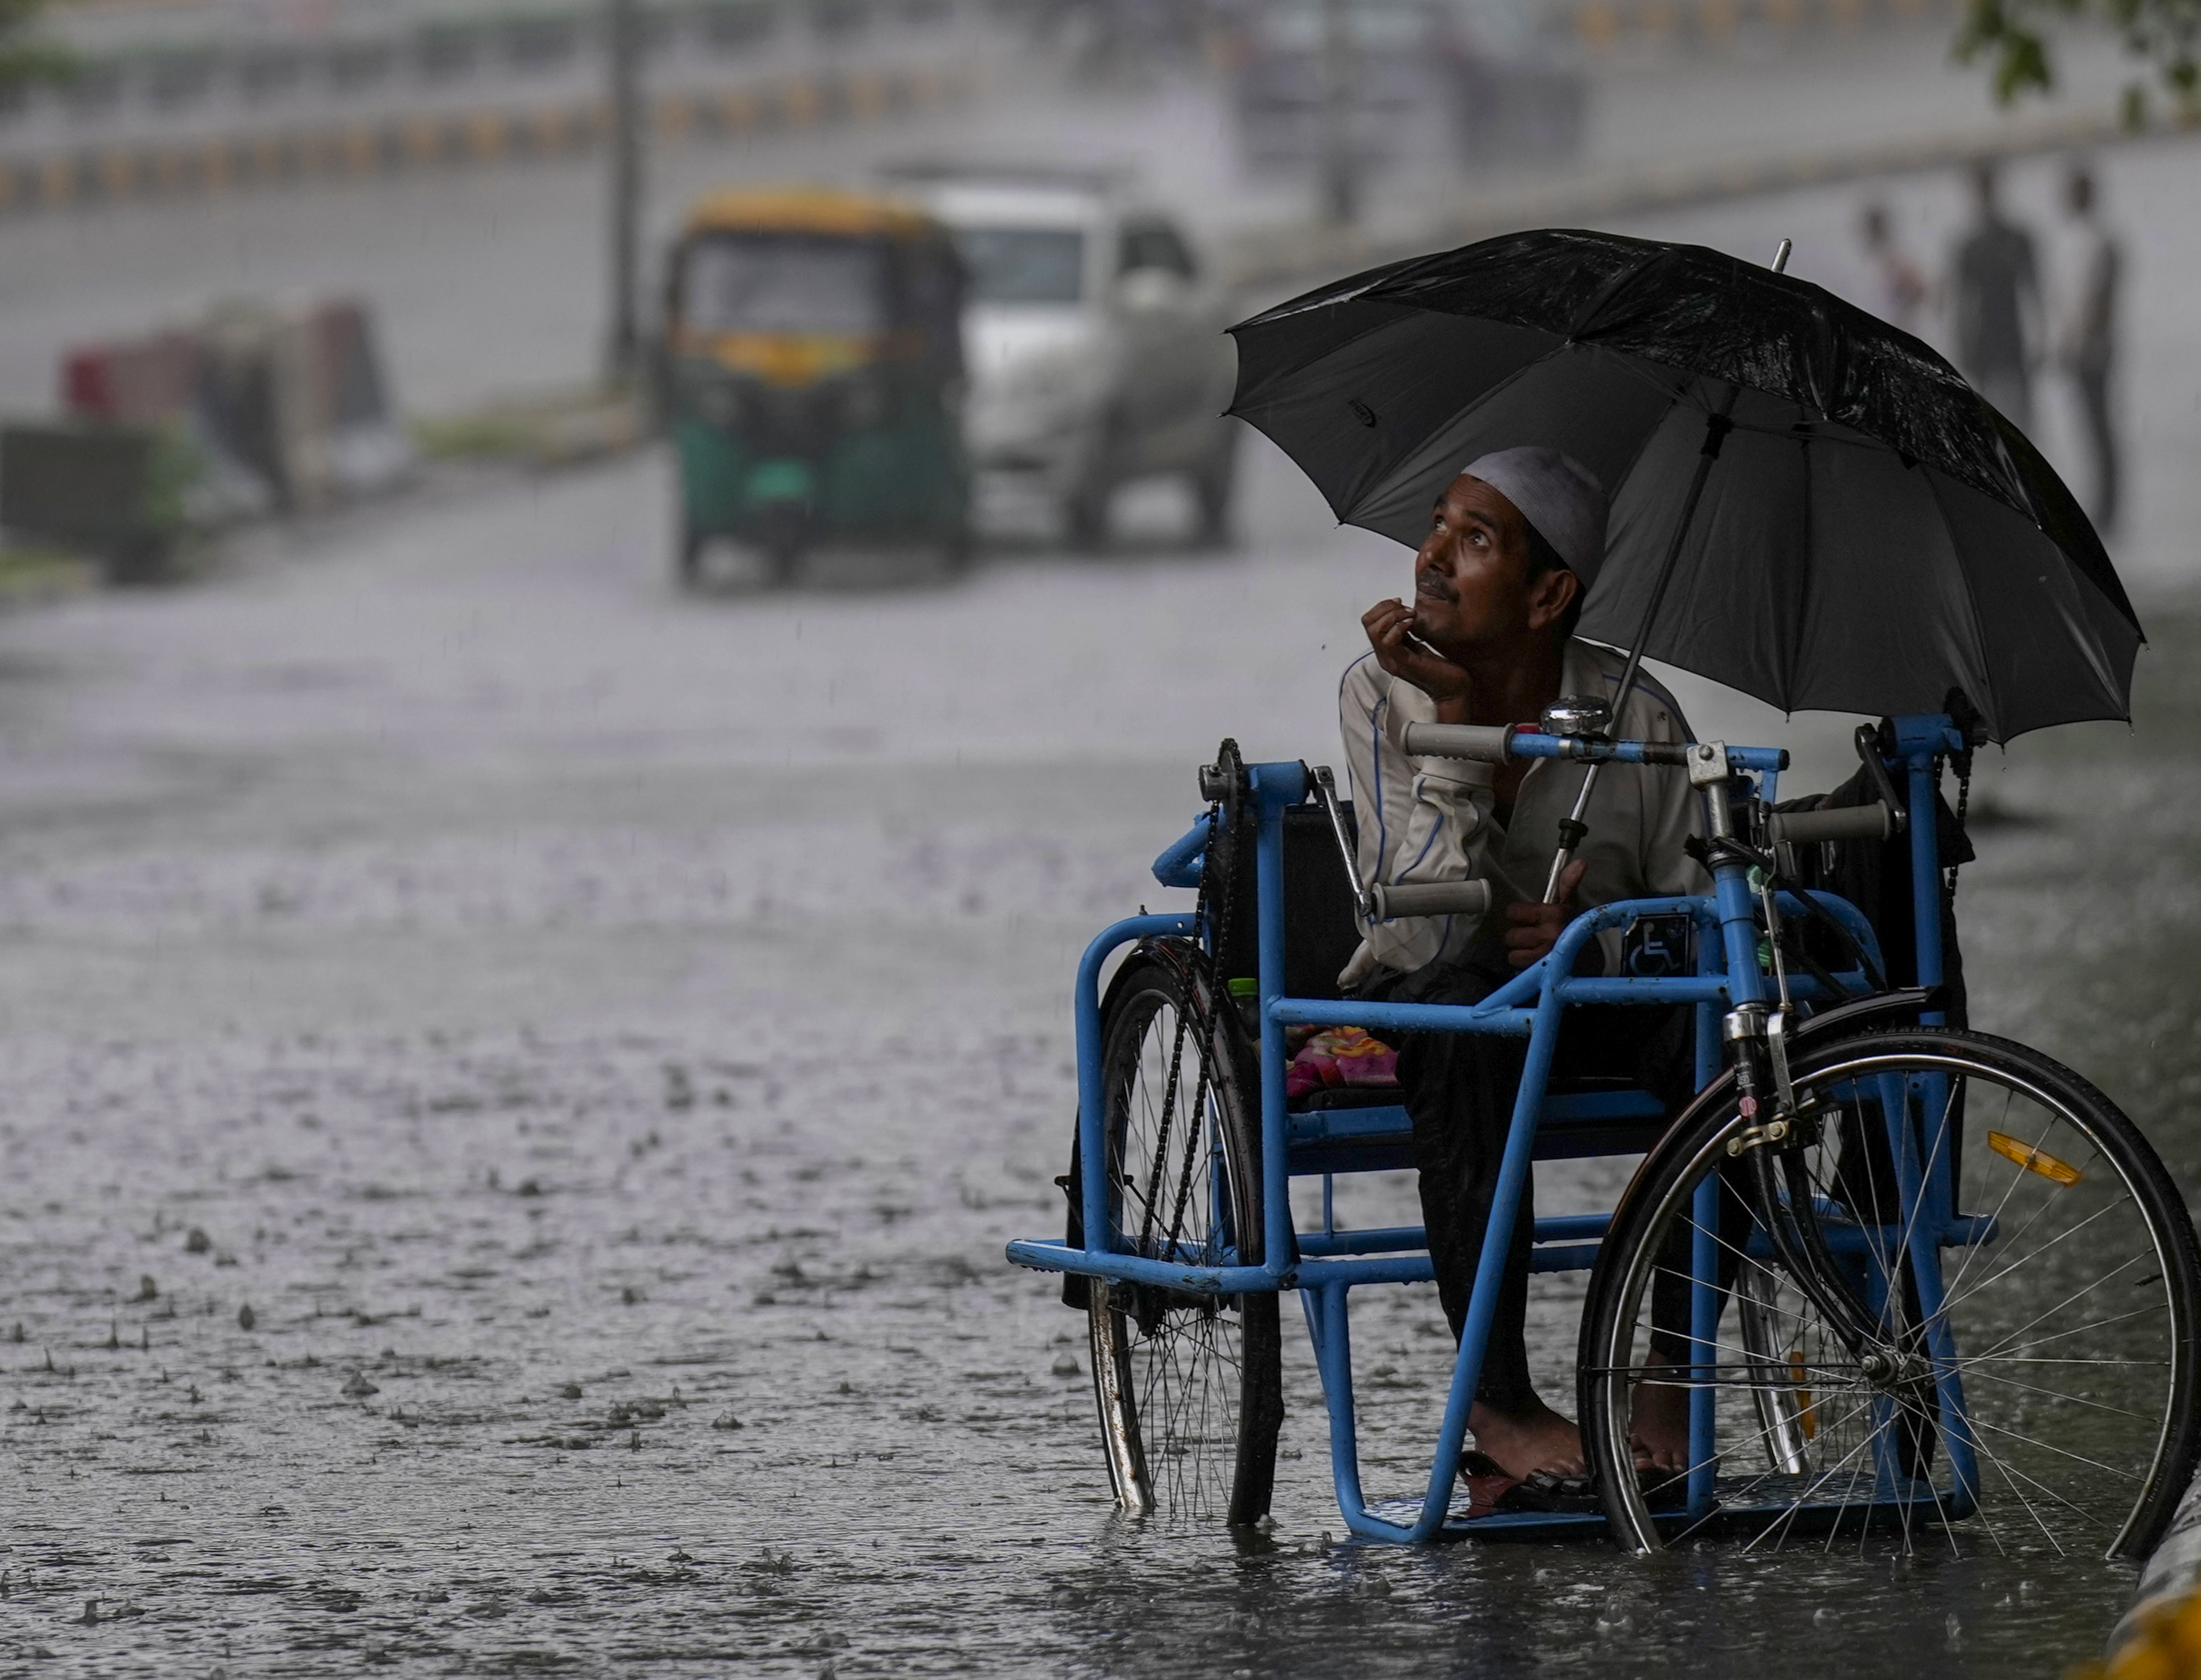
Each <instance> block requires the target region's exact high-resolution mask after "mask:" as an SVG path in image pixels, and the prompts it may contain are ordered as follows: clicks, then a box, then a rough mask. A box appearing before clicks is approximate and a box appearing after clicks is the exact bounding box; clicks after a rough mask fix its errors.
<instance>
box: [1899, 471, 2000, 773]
mask: <svg viewBox="0 0 2201 1680" xmlns="http://www.w3.org/2000/svg"><path fill="white" fill-rule="evenodd" d="M1917 470H1918V471H1919V472H1922V473H1925V474H1926V485H1927V488H1928V490H1932V491H1933V493H1934V507H1935V508H1937V509H1939V510H1940V515H1941V524H1942V526H1943V527H1944V528H1945V529H1946V531H1947V532H1948V533H1949V552H1950V553H1951V554H1952V555H1954V556H1955V557H1956V561H1957V577H1958V578H1960V579H1963V586H1964V610H1965V613H1966V614H1967V616H1968V617H1969V620H1970V625H1969V628H1970V631H1971V645H1972V647H1973V648H1974V649H1976V650H1977V651H1978V653H1979V656H1980V672H1979V675H1980V680H1981V682H1983V683H1985V684H1987V693H1986V695H1985V696H1976V695H1975V696H1968V698H1970V699H1971V700H1972V701H1973V702H1974V703H1975V704H1976V705H1977V706H1978V707H1979V708H1980V710H1981V712H1982V713H1984V714H1986V716H1987V719H1988V720H1990V722H1991V723H1992V724H1993V726H1994V732H1995V734H1996V735H1997V736H1998V737H2002V736H2003V735H2004V731H2006V729H2007V728H2008V725H2006V724H2005V723H2004V720H2003V715H2002V696H2000V695H1999V694H1997V693H1996V692H1995V676H1994V662H1993V660H1992V659H1991V658H1990V657H1989V655H1988V653H1987V633H1986V631H1984V630H1983V629H1982V628H1981V624H1980V600H1979V592H1978V591H1977V590H1975V589H1974V588H1973V587H1972V568H1971V567H1969V566H1968V565H1967V564H1965V561H1964V549H1963V543H1961V542H1959V541H1958V540H1957V522H1956V520H1953V519H1952V518H1951V517H1950V509H1949V506H1948V503H1947V502H1945V501H1943V500H1942V497H1941V486H1940V484H1939V483H1938V482H1936V476H1935V469H1934V467H1928V466H1927V465H1926V464H1925V463H1924V462H1921V463H1920V464H1919V466H1918V468H1917Z"/></svg>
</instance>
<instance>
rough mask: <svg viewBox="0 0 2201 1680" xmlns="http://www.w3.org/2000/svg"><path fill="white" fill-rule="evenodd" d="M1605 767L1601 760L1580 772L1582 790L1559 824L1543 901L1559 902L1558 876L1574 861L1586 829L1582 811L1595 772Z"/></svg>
mask: <svg viewBox="0 0 2201 1680" xmlns="http://www.w3.org/2000/svg"><path fill="white" fill-rule="evenodd" d="M1604 768H1605V766H1604V764H1603V763H1602V762H1601V761H1599V762H1593V763H1592V764H1590V765H1589V766H1588V768H1586V769H1585V770H1583V772H1582V791H1581V792H1580V793H1578V794H1576V796H1575V808H1574V809H1573V810H1572V811H1570V812H1569V813H1568V814H1567V819H1566V821H1564V822H1563V823H1561V824H1560V825H1559V849H1558V850H1557V851H1556V852H1553V853H1552V873H1551V878H1549V879H1548V880H1547V881H1546V882H1545V883H1544V902H1545V903H1547V904H1557V903H1558V902H1559V877H1560V876H1562V875H1564V874H1565V873H1566V872H1567V866H1568V865H1569V864H1570V863H1572V862H1573V861H1574V858H1575V848H1576V846H1579V845H1580V844H1582V835H1583V834H1585V833H1587V832H1588V830H1587V828H1586V827H1585V826H1584V825H1583V823H1582V813H1583V812H1584V811H1586V810H1588V808H1589V796H1590V790H1591V789H1593V788H1594V787H1595V786H1596V785H1597V772H1599V771H1600V770H1602V769H1604Z"/></svg>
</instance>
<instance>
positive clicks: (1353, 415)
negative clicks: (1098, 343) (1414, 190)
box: [1230, 230, 2141, 741]
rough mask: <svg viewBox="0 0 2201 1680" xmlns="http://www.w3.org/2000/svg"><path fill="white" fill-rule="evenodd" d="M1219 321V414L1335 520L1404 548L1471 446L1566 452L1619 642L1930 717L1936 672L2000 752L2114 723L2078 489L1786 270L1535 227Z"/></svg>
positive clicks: (1738, 682) (1790, 693) (2107, 584)
mask: <svg viewBox="0 0 2201 1680" xmlns="http://www.w3.org/2000/svg"><path fill="white" fill-rule="evenodd" d="M1231 332H1232V333H1233V334H1234V335H1235V337H1236V338H1237V341H1238V390H1237V395H1236V397H1235V399H1234V400H1233V402H1232V404H1231V408H1230V412H1231V413H1233V414H1237V415H1239V416H1240V417H1241V418H1242V419H1244V420H1247V422H1249V423H1250V424H1252V425H1253V426H1256V427H1258V428H1259V430H1260V431H1262V432H1265V433H1266V434H1267V435H1268V436H1269V437H1270V438H1273V439H1274V440H1275V441H1276V442H1277V444H1278V445H1280V446H1281V447H1282V449H1283V450H1284V451H1285V453H1286V454H1288V455H1290V456H1291V457H1292V459H1293V460H1294V461H1296V462H1297V463H1298V464H1299V466H1300V467H1301V468H1302V469H1303V470H1304V471H1305V472H1306V473H1307V475H1308V476H1309V477H1310V478H1312V479H1313V480H1314V482H1315V484H1316V485H1317V486H1318V488H1319V489H1320V490H1322V492H1323V494H1324V496H1325V497H1327V498H1328V500H1329V505H1330V507H1331V508H1333V509H1334V510H1335V513H1336V514H1337V516H1338V518H1339V519H1341V520H1344V521H1345V522H1347V524H1351V525H1358V526H1365V527H1366V528H1367V529H1369V530H1371V531H1376V532H1382V534H1383V535H1385V536H1387V537H1395V538H1397V539H1398V540H1399V541H1400V542H1402V543H1407V544H1408V545H1409V546H1417V545H1418V544H1419V543H1420V542H1421V540H1422V538H1423V535H1424V533H1425V532H1427V530H1428V528H1429V509H1430V508H1431V506H1432V504H1433V503H1434V502H1435V500H1436V498H1437V496H1438V495H1439V494H1440V493H1441V491H1442V490H1443V489H1444V488H1445V486H1446V485H1447V484H1449V483H1450V482H1451V480H1452V479H1453V476H1454V475H1455V474H1457V473H1459V469H1460V468H1461V467H1463V466H1464V465H1465V464H1466V463H1467V462H1468V461H1472V460H1473V459H1475V457H1476V456H1477V455H1481V454H1483V453H1484V452H1485V451H1487V450H1491V449H1505V448H1508V447H1511V446H1513V445H1516V444H1523V443H1534V444H1539V445H1541V446H1543V447H1546V448H1548V449H1563V450H1564V451H1565V452H1566V453H1567V454H1569V455H1573V456H1574V457H1576V459H1577V460H1579V461H1582V463H1583V464H1585V465H1586V466H1588V467H1589V468H1590V470H1591V471H1592V472H1594V473H1596V474H1597V476H1598V479H1599V481H1600V482H1601V483H1602V484H1603V485H1604V486H1605V491H1606V494H1607V495H1608V496H1610V497H1611V504H1612V518H1611V527H1610V537H1609V542H1608V546H1607V550H1606V557H1605V566H1604V569H1603V570H1602V571H1601V572H1600V573H1599V575H1598V577H1597V579H1596V581H1595V582H1594V584H1593V585H1592V587H1591V589H1590V590H1589V594H1588V598H1587V601H1586V603H1585V606H1584V608H1583V614H1582V626H1581V629H1582V634H1583V635H1585V636H1588V637H1591V638H1593V639H1594V640H1598V641H1602V642H1607V643H1613V644H1615V645H1617V646H1622V647H1629V648H1634V647H1635V646H1636V645H1637V643H1638V641H1639V639H1640V643H1641V646H1640V651H1641V652H1642V653H1643V654H1644V655H1646V656H1648V657H1650V658H1652V659H1659V660H1664V661H1669V662H1670V663H1671V664H1675V665H1678V666H1681V667H1684V668H1685V669H1687V670H1691V671H1694V672H1697V673H1699V674H1701V675H1704V676H1707V677H1710V678H1713V679H1714V680H1716V681H1718V682H1723V683H1726V684H1730V685H1732V686H1734V687H1735V688H1740V689H1742V690H1745V691H1746V692H1748V693H1751V694H1753V695H1756V696H1758V697H1759V698H1761V699H1764V700H1766V701H1769V702H1771V703H1772V704H1774V705H1775V706H1778V707H1780V708H1781V709H1782V710H1784V711H1799V710H1810V709H1826V710H1833V711H1844V712H1864V713H1883V712H1887V713H1896V712H1931V711H1938V710H1940V708H1941V706H1942V702H1943V700H1944V698H1945V696H1946V695H1947V693H1948V690H1950V689H1951V688H1952V687H1958V688H1962V689H1963V691H1964V692H1965V694H1966V695H1967V696H1969V697H1970V699H1971V701H1972V702H1973V703H1974V704H1975V706H1977V707H1978V708H1979V709H1980V711H1981V714H1983V716H1984V717H1985V719H1986V721H1987V727H1988V731H1989V733H1990V734H1991V735H1992V736H1993V738H1994V739H1996V740H1999V741H2005V740H2008V739H2010V737H2013V736H2016V735H2019V734H2022V733H2023V732H2024V731H2027V730H2029V729H2039V728H2041V727H2043V726H2045V725H2050V724H2057V723H2069V722H2075V721H2078V720H2082V719H2088V718H2123V717H2126V716H2127V715H2128V712H2129V694H2130V690H2131V682H2132V664H2133V659H2134V655H2135V654H2136V653H2137V652H2138V650H2139V643H2140V640H2141V631H2140V627H2139V619H2138V617H2137V616H2136V615H2135V614H2134V611H2133V608H2132V604H2131V602H2129V601H2128V600H2127V599H2126V596H2125V592H2124V588H2123V586H2122V584H2120V583H2119V582H2118V581H2117V576H2116V571H2115V570H2114V568H2113V567H2111V566H2110V560H2109V556H2108V555H2107V554H2106V553H2104V550H2103V548H2102V543H2101V539H2100V538H2099V537H2098V536H2096V535H2095V533H2094V530H2093V527H2092V526H2091V525H2090V524H2089V523H2088V522H2087V517H2086V515H2085V514H2084V513H2082V512H2081V510H2080V508H2079V504H2078V502H2077V501H2076V499H2075V497H2074V496H2072V495H2071V492H2070V491H2069V490H2068V489H2067V488H2065V486H2064V485H2063V481H2062V480H2061V479H2058V478H2057V476H2056V473H2055V472H2054V471H2053V469H2051V467H2049V465H2048V463H2047V462H2046V461H2044V460H2043V459H2042V458H2041V455H2040V451H2039V450H2037V449H2034V447H2033V445H2032V444H2031V443H2028V441H2027V440H2026V438H2025V436H2024V434H2023V433H2022V432H2020V431H2018V429H2017V428H2016V426H2012V425H2011V424H2010V422H2009V421H2008V420H2004V418H2003V417H2002V416H2001V415H2000V414H1997V413H1996V412H1995V410H1994V409H1993V408H1992V407H1990V406H1989V405H1988V404H1987V402H1986V401H1985V400H1984V399H1982V398H1981V397H1980V396H1979V395H1978V394H1977V393H1976V392H1975V391H1973V390H1972V389H1971V388H1970V387H1969V385H1966V384H1965V383H1964V381H1963V378H1962V377H1961V376H1960V375H1959V374H1958V373H1957V371H1956V370H1955V369H1954V368H1953V367H1951V366H1950V365H1949V364H1948V363H1947V362H1946V361H1943V360H1942V359H1941V358H1940V356H1939V355H1935V354H1934V351H1933V350H1929V349H1928V348H1927V346H1926V345H1924V344H1921V343H1920V342H1919V341H1918V340H1917V339H1916V338H1911V337H1910V335H1909V334H1907V333H1905V332H1899V331H1898V330H1896V329H1895V328H1894V327H1892V326H1888V325H1887V323H1886V322H1884V321H1881V320H1877V319H1875V317H1873V316H1871V315H1869V314H1866V313H1865V312H1864V310H1862V309H1859V308H1855V307H1854V306H1852V305H1851V304H1848V303H1843V302H1842V301H1841V300H1840V298H1837V297H1834V296H1832V295H1831V294H1830V293H1828V292H1826V291H1822V290H1821V289H1820V288H1819V287H1817V286H1815V285H1811V284H1810V283H1808V282H1806V281H1803V280H1799V279H1792V278H1790V277H1787V276H1786V275H1781V274H1776V273H1773V272H1772V271H1770V270H1769V269H1764V268H1760V267H1755V266H1753V265H1752V264H1750V263H1747V262H1744V261H1740V260H1739V259H1737V258H1734V257H1731V256H1723V255H1722V254H1721V253H1719V252H1717V251H1712V250H1705V249H1703V248H1701V247H1699V246H1693V245H1673V244H1661V243H1659V242H1657V241H1654V240H1649V239H1629V238H1622V237H1620V236H1618V235H1617V234H1610V233H1592V232H1573V231H1567V230H1551V231H1546V232H1533V233H1519V234H1510V235H1506V236H1505V237H1503V238H1496V239H1487V240H1484V241H1482V243H1481V244H1473V245H1468V246H1464V247H1463V248H1461V249H1460V250H1454V251H1446V252H1442V253H1440V254H1438V255H1435V256H1423V257H1416V258H1413V259H1412V260H1410V261H1405V262H1399V263H1394V264H1392V265H1391V266H1389V267H1384V268H1379V269H1376V270H1373V271H1371V272H1370V273H1365V274H1361V275H1358V276H1356V277H1354V278H1353V279H1348V280H1341V281H1340V282H1338V283H1337V284H1335V285H1330V286H1325V287H1324V288H1323V289H1322V290H1320V291H1313V292H1310V293H1308V294H1307V295H1306V296H1305V297H1300V298H1296V299H1294V301H1292V302H1291V303H1284V304H1281V305H1279V306H1278V307H1277V308H1273V309H1271V310H1268V311H1266V312H1265V314H1259V315H1256V316H1254V317H1253V319H1252V320H1247V321H1244V322H1241V324H1240V325H1238V326H1235V327H1233V328H1232V329H1231ZM1708 448H1711V449H1716V450H1717V455H1718V460H1717V465H1716V467H1715V468H1714V470H1713V471H1712V472H1711V474H1710V476H1709V478H1708V479H1706V480H1705V484H1704V486H1703V492H1702V499H1701V500H1700V501H1699V502H1698V503H1697V505H1696V507H1695V508H1694V512H1693V517H1691V518H1690V519H1689V520H1688V521H1687V531H1686V532H1684V533H1683V534H1682V541H1681V544H1680V547H1679V549H1678V550H1677V551H1676V557H1675V563H1674V569H1673V572H1672V575H1671V579H1670V587H1669V588H1668V590H1667V592H1666V594H1665V595H1664V598H1663V601H1662V602H1660V603H1659V605H1658V611H1657V614H1656V616H1655V620H1654V621H1653V622H1652V624H1651V625H1650V626H1648V627H1647V630H1646V627H1645V626H1644V625H1643V618H1644V614H1645V610H1646V608H1647V607H1649V606H1650V605H1651V604H1652V600H1653V596H1654V591H1655V589H1656V585H1657V581H1658V573H1659V571H1660V570H1661V568H1662V564H1663V562H1664V561H1665V560H1666V559H1667V556H1668V553H1669V550H1670V547H1671V545H1672V544H1673V542H1674V538H1675V536H1676V529H1677V526H1680V524H1681V523H1682V514H1683V512H1684V509H1685V507H1686V506H1687V497H1688V494H1689V490H1690V485H1691V480H1692V479H1693V477H1694V476H1695V474H1696V468H1697V466H1698V463H1699V457H1700V456H1701V455H1703V454H1704V453H1705V450H1706V449H1708Z"/></svg>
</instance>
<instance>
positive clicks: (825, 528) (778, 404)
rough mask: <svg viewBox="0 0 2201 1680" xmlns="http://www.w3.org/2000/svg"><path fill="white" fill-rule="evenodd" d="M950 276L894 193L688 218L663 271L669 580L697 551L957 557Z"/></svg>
mask: <svg viewBox="0 0 2201 1680" xmlns="http://www.w3.org/2000/svg"><path fill="white" fill-rule="evenodd" d="M962 303H963V270H962V267H961V265H960V262H959V261H957V259H956V256H955V253H954V246H953V245H952V244H950V243H949V240H948V234H947V232H946V230H945V229H943V228H942V226H940V225H939V224H938V223H937V222H936V221H934V220H932V219H931V218H930V217H929V216H927V215H925V214H923V213H922V212H920V211H918V210H915V209H910V208H909V207H907V206H906V205H903V204H900V203H895V202H894V201H892V200H890V199H884V198H876V197H860V196H857V195H854V194H850V193H843V192H834V191H824V190H810V189H804V190H781V191H732V192H722V193H718V194H714V195H713V196H712V197H707V198H705V199H704V200H702V201H701V203H698V204H696V207H695V208H694V209H692V210H691V211H690V213H689V215H688V220H687V223H686V225H685V226H684V228H683V229H682V231H681V233H680V237H679V240H678V244H676V245H675V246H674V248H673V250H672V260H671V261H670V263H669V264H668V265H667V272H666V315H665V323H666V331H665V340H666V342H665V350H666V360H665V363H664V373H665V386H664V399H665V403H666V422H667V425H668V426H669V429H670V431H671V433H672V439H673V443H674V447H675V448H676V449H678V455H679V461H680V508H681V528H680V551H679V565H680V577H681V580H682V581H683V582H684V583H685V584H691V585H692V584H696V583H699V582H700V581H701V579H702V576H703V571H702V567H703V563H704V556H705V550H706V549H707V546H708V545H709V544H710V543H712V542H713V540H714V539H727V538H730V539H731V540H732V541H734V542H736V543H740V544H742V545H745V546H748V547H750V548H753V549H758V550H760V551H761V552H762V553H763V554H764V555H765V556H766V559H767V560H768V561H769V563H770V565H771V567H772V574H773V576H774V578H775V579H777V580H780V581H784V580H785V579H787V577H788V576H789V574H790V573H792V571H793V570H794V568H795V565H796V563H797V562H798V561H799V560H800V559H801V556H802V555H803V554H804V553H805V552H806V551H807V550H808V549H812V548H814V547H818V546H820V545H823V544H829V543H843V542H845V543H857V544H860V545H864V546H873V545H878V546H886V545H895V546H907V547H909V548H911V549H915V550H918V551H924V550H927V549H929V550H930V551H931V552H932V553H934V554H936V555H940V556H942V558H943V559H944V560H945V561H946V562H947V563H948V565H949V566H950V567H953V566H956V565H960V562H961V561H962V559H963V557H964V555H965V552H966V549H967V546H968V542H969V537H968V531H969V519H970V502H971V475H970V471H969V468H968V467H967V465H966V461H965V456H964V449H963V438H962V426H961V392H962V385H963V345H962V326H961V319H962Z"/></svg>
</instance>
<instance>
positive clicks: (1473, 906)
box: [1368, 881, 1490, 922]
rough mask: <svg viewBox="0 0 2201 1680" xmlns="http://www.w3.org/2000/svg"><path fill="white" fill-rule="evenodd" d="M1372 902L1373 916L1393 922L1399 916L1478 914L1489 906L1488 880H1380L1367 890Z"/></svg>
mask: <svg viewBox="0 0 2201 1680" xmlns="http://www.w3.org/2000/svg"><path fill="white" fill-rule="evenodd" d="M1368 896H1369V897H1370V898H1371V899H1373V900H1374V901H1375V904H1376V920H1377V921H1379V922H1391V921H1396V920H1398V919H1399V918H1400V917H1401V916H1480V915H1482V913H1484V912H1486V911H1487V910H1488V909H1489V908H1490V883H1489V882H1488V881H1430V882H1427V883H1423V884H1413V883H1409V884H1406V885H1405V886H1385V885H1383V884H1381V883H1378V884H1376V885H1375V886H1373V887H1370V889H1369V890H1368Z"/></svg>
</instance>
